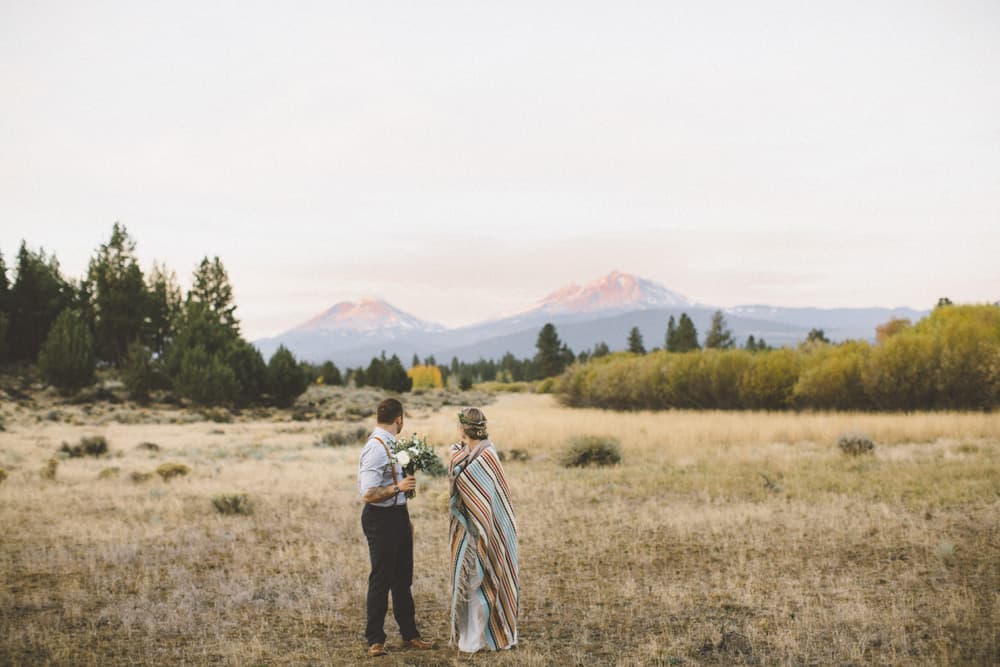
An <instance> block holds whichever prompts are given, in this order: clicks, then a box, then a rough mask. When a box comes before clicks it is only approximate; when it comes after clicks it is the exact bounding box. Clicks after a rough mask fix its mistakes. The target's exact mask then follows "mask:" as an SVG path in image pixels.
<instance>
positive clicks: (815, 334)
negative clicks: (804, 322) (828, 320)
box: [806, 329, 830, 344]
mask: <svg viewBox="0 0 1000 667" xmlns="http://www.w3.org/2000/svg"><path fill="white" fill-rule="evenodd" d="M806 343H827V344H829V343H830V339H829V338H827V337H826V333H824V332H823V330H822V329H810V330H809V333H808V334H807V335H806Z"/></svg>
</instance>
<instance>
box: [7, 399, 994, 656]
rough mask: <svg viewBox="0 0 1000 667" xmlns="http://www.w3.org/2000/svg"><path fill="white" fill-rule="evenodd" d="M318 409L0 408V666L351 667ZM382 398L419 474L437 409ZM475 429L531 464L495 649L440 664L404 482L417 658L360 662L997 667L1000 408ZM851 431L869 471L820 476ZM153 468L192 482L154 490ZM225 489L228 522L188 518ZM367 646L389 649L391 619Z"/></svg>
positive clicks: (354, 512)
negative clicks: (95, 453)
mask: <svg viewBox="0 0 1000 667" xmlns="http://www.w3.org/2000/svg"><path fill="white" fill-rule="evenodd" d="M320 391H321V390H319V389H314V390H311V392H312V394H313V396H312V397H313V399H315V398H316V396H317V392H320ZM322 391H329V392H332V393H327V394H324V395H323V400H322V401H321V402H322V403H323V404H324V405H325V407H324V408H323V409H322V410H319V411H318V414H317V415H316V416H317V418H310V417H311V415H309V414H303V413H302V411H300V412H299V414H298V420H293V419H291V414H292V413H290V412H287V411H285V412H269V413H264V412H261V413H255V414H246V415H242V416H239V417H237V418H235V419H234V420H233V421H232V422H230V423H217V422H215V421H210V420H207V419H205V418H204V417H202V416H200V415H198V414H197V413H194V412H191V411H187V410H183V409H181V408H169V407H165V406H161V407H153V408H139V407H136V406H130V405H127V404H125V405H119V406H109V405H106V404H100V405H97V406H89V407H88V406H73V405H63V404H58V405H57V404H56V403H57V402H58V401H57V400H56V399H55V398H54V397H44V396H42V397H39V398H37V399H36V400H34V401H33V402H22V404H21V405H18V404H16V403H15V402H12V401H8V402H6V403H5V404H3V405H2V408H0V412H2V418H3V423H4V425H5V430H4V431H2V432H0V466H2V467H3V468H4V469H6V471H7V478H6V480H5V481H3V482H0V664H4V665H6V664H16V665H20V664H32V665H35V664H38V665H47V664H52V665H80V666H85V665H175V664H191V665H202V664H222V665H349V664H359V663H360V664H364V663H366V662H368V660H367V659H366V658H365V657H364V646H363V639H362V631H363V620H364V595H365V587H366V576H367V550H366V547H365V544H364V539H363V536H362V534H361V527H360V518H359V515H360V510H361V502H360V499H359V497H358V494H357V490H356V473H355V466H356V462H357V456H358V453H359V451H360V444H347V445H343V446H335V447H318V446H316V445H315V443H316V442H317V441H318V440H319V439H320V438H321V437H322V436H324V435H325V434H328V433H330V432H338V433H339V432H342V433H344V434H347V435H346V436H345V437H348V438H349V437H350V434H351V433H352V432H356V431H357V430H358V428H360V427H361V426H368V425H369V424H370V421H371V419H370V418H368V419H363V418H362V419H357V417H359V416H361V415H360V414H359V413H358V411H357V410H350V409H347V408H343V406H342V405H341V404H342V403H346V402H348V401H350V400H354V399H352V398H351V396H350V395H349V393H348V392H343V391H339V392H337V391H334V390H322ZM372 398H373V397H372ZM405 398H408V397H405ZM364 400H369V397H368V396H365V397H364ZM408 400H409V401H410V404H411V405H410V413H409V416H408V420H407V423H406V427H405V431H404V433H406V434H408V433H409V432H411V431H417V432H421V433H426V434H428V435H429V436H430V438H431V441H432V442H436V443H438V444H440V445H442V448H441V449H440V452H441V453H442V454H443V453H444V448H443V445H445V444H447V443H449V442H451V441H453V440H454V439H455V426H454V424H455V409H454V408H453V407H450V406H447V405H446V406H441V405H440V401H439V402H437V403H435V401H433V400H427V397H426V396H423V397H413V398H412V399H408ZM341 408H343V409H341ZM53 411H56V412H55V413H53ZM361 412H362V413H363V412H364V411H363V410H362V411H361ZM486 412H487V415H488V416H489V417H490V420H491V431H492V435H493V439H494V441H495V442H496V443H497V445H498V447H499V448H500V449H501V450H504V451H510V450H511V449H514V448H517V449H522V450H525V451H527V452H529V454H530V456H531V460H529V461H527V462H523V461H511V460H510V459H508V463H507V464H506V469H507V473H508V477H509V479H510V482H511V485H512V492H513V496H514V501H515V503H516V505H515V509H516V511H517V513H518V522H519V531H520V546H521V582H522V590H521V595H522V598H521V610H520V639H521V642H520V646H519V648H517V649H516V650H514V651H510V652H505V653H502V654H498V655H476V656H465V655H459V654H458V653H456V652H455V651H453V650H451V649H450V648H448V646H447V640H448V604H449V600H450V597H449V592H448V579H447V573H448V554H447V544H446V542H447V526H448V520H447V516H446V512H445V500H444V498H445V496H446V489H447V487H446V484H445V482H444V481H442V480H428V479H421V486H420V488H419V495H418V497H417V498H416V499H415V500H414V501H413V503H412V505H411V507H412V510H411V514H412V516H413V519H414V522H415V524H416V539H417V542H416V545H417V546H416V569H417V573H416V578H415V583H414V593H415V598H416V601H417V612H418V622H419V624H420V626H421V629H422V631H423V634H424V636H425V637H429V638H434V639H436V640H437V641H438V642H439V646H440V647H441V648H440V649H439V650H435V651H430V652H422V653H416V652H407V651H401V650H400V651H394V652H393V653H392V655H390V656H388V657H387V658H383V659H379V661H378V662H379V664H383V665H449V664H470V665H486V664H489V665H731V664H756V665H867V664H877V665H896V664H899V665H923V664H932V665H937V664H941V665H967V664H982V665H990V664H997V663H1000V414H914V415H902V414H898V415H871V414H798V415H797V414H764V413H718V412H713V413H696V412H666V413H658V414H653V413H610V412H603V411H598V410H570V409H567V408H563V407H560V406H559V405H558V404H557V403H556V402H555V400H554V399H553V398H552V397H549V396H542V395H533V394H508V395H501V396H499V397H497V398H496V402H495V403H493V404H491V405H488V406H486ZM216 416H217V415H216ZM851 431H860V432H865V433H867V434H868V435H870V436H871V438H872V439H873V440H874V441H875V443H876V448H875V450H874V453H873V454H871V455H867V456H859V457H849V456H846V455H844V454H843V453H842V452H841V451H840V450H839V449H838V447H837V445H836V443H837V439H838V438H839V436H840V435H842V434H843V433H845V432H851ZM581 434H586V435H610V436H615V437H617V438H619V439H620V441H621V444H622V451H623V453H624V461H623V463H622V464H621V465H619V466H616V467H613V468H588V469H566V468H562V467H561V466H559V465H558V463H557V459H558V454H559V452H560V450H562V449H563V447H564V445H565V442H566V440H567V438H569V437H571V436H574V435H581ZM92 435H101V436H104V437H105V438H106V439H107V442H108V445H109V447H110V454H109V455H108V456H106V457H102V458H93V457H83V458H65V459H62V458H58V457H57V465H56V470H55V475H54V478H51V479H50V478H47V472H46V471H50V470H51V469H50V468H49V467H48V465H49V464H48V461H49V459H50V458H53V457H55V456H56V451H57V450H58V449H59V448H60V446H61V444H62V443H63V442H68V443H70V444H75V443H77V442H78V441H79V440H80V438H81V437H83V436H92ZM143 443H154V444H155V445H156V446H157V447H156V448H155V449H154V448H152V447H151V445H149V444H143ZM169 462H174V463H180V464H184V465H186V466H187V467H188V468H189V469H190V472H189V473H188V474H186V475H183V476H177V477H174V478H172V479H169V480H163V479H161V478H160V476H158V475H156V474H155V471H156V469H157V467H158V466H160V465H162V464H164V463H169ZM115 469H117V471H115ZM150 472H152V473H154V474H153V475H152V476H151V478H149V479H146V480H145V481H142V480H141V479H135V477H136V475H134V474H138V476H139V477H140V478H141V476H142V473H150ZM238 493H244V494H247V495H248V497H249V499H250V501H251V503H252V506H253V512H252V514H250V515H224V514H221V513H219V512H217V511H216V509H215V508H214V507H213V503H212V499H213V497H216V496H219V495H221V494H238ZM386 629H387V632H388V634H389V636H390V638H391V639H390V649H391V648H392V646H393V645H394V643H395V641H396V640H397V637H398V635H397V634H396V627H395V623H394V621H393V620H392V619H391V615H390V618H389V619H387V622H386Z"/></svg>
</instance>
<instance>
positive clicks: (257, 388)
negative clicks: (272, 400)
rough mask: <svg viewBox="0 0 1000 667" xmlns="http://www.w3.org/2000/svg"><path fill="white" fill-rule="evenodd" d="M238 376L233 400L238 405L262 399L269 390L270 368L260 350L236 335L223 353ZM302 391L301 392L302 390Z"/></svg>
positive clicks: (234, 373)
mask: <svg viewBox="0 0 1000 667" xmlns="http://www.w3.org/2000/svg"><path fill="white" fill-rule="evenodd" d="M222 356H223V357H224V358H225V360H226V363H228V364H229V367H230V368H231V369H232V370H233V375H234V376H236V394H235V396H234V397H233V401H234V402H235V403H236V404H237V405H249V404H251V403H255V402H257V401H259V400H260V398H261V396H263V394H264V393H266V392H268V391H269V389H268V375H267V373H268V369H267V364H265V363H264V357H263V356H262V355H261V353H260V350H258V349H257V348H256V347H254V346H253V345H251V344H250V343H248V342H247V341H245V340H243V339H242V338H239V337H235V338H233V339H232V340H230V342H229V344H228V345H227V347H226V349H225V350H224V351H223V355H222ZM300 393H301V392H300Z"/></svg>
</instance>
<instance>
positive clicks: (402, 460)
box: [396, 451, 410, 467]
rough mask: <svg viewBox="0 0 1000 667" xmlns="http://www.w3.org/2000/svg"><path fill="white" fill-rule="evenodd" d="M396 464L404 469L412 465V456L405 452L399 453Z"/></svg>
mask: <svg viewBox="0 0 1000 667" xmlns="http://www.w3.org/2000/svg"><path fill="white" fill-rule="evenodd" d="M396 463H398V464H399V465H401V466H403V467H406V466H408V465H410V455H409V454H407V453H406V452H405V451H402V452H399V453H398V454H396Z"/></svg>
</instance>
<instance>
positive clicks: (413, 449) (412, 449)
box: [406, 447, 420, 456]
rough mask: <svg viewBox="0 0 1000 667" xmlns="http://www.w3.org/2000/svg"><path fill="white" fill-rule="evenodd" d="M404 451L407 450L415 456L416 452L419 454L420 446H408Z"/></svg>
mask: <svg viewBox="0 0 1000 667" xmlns="http://www.w3.org/2000/svg"><path fill="white" fill-rule="evenodd" d="M406 451H408V452H409V453H410V454H412V455H413V456H417V455H418V454H420V448H419V447H410V448H409V449H407V450H406Z"/></svg>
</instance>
